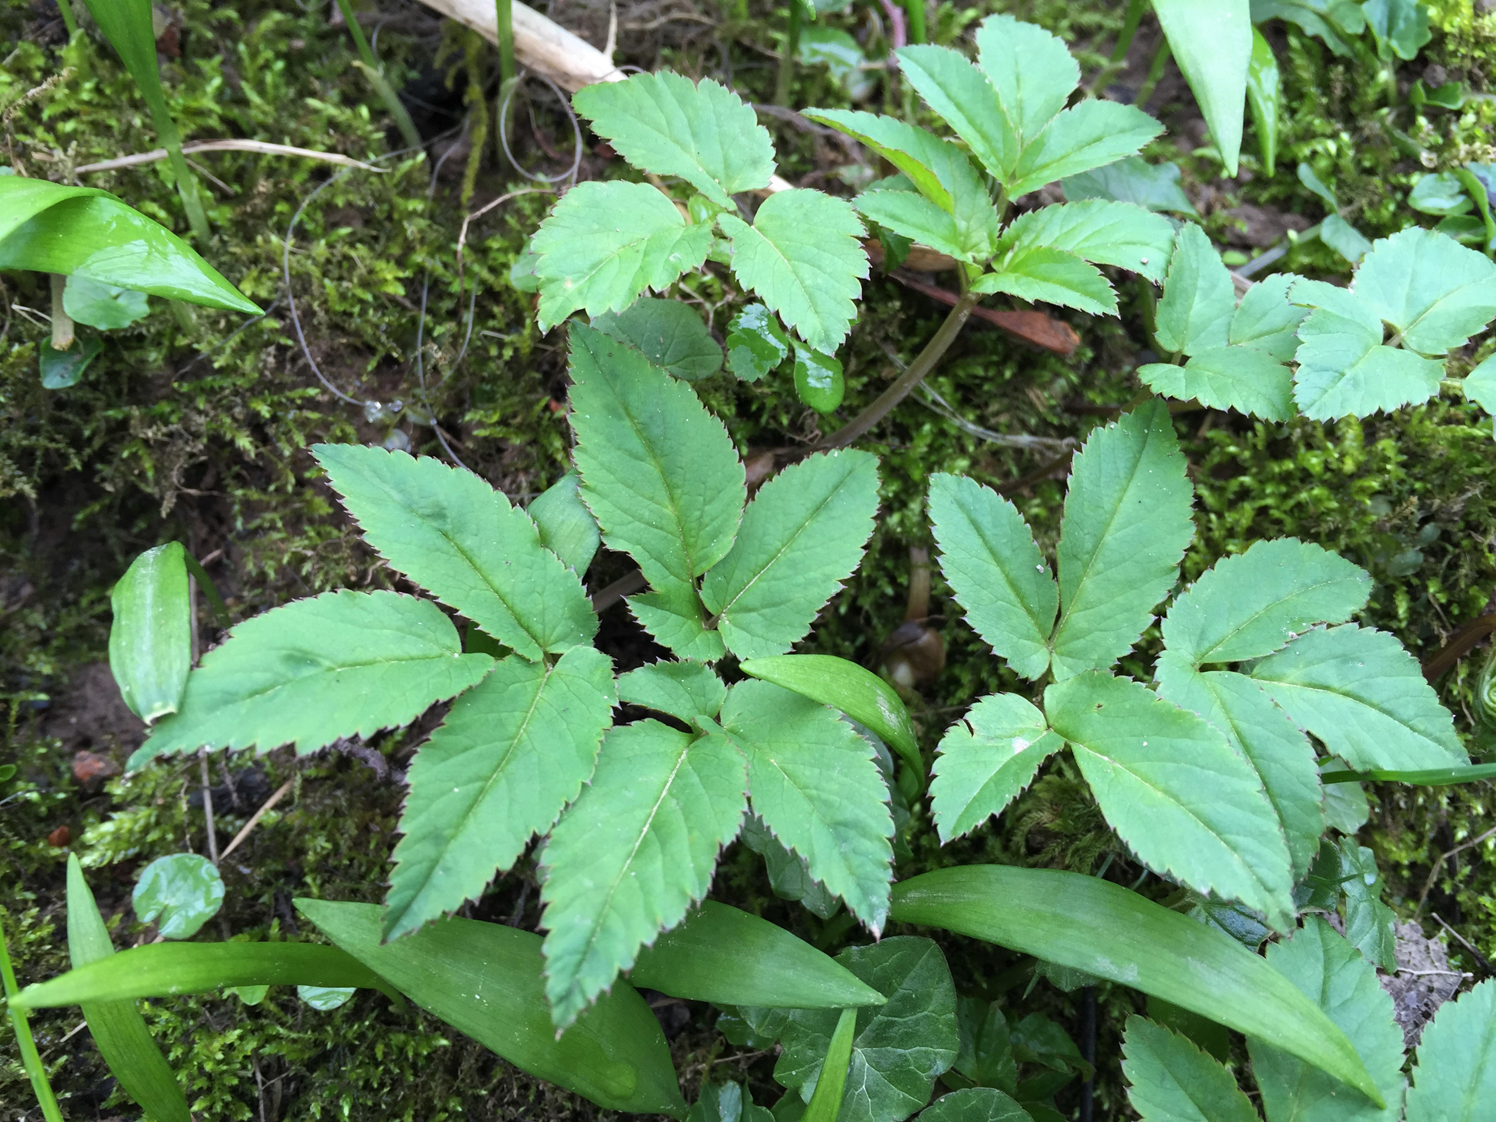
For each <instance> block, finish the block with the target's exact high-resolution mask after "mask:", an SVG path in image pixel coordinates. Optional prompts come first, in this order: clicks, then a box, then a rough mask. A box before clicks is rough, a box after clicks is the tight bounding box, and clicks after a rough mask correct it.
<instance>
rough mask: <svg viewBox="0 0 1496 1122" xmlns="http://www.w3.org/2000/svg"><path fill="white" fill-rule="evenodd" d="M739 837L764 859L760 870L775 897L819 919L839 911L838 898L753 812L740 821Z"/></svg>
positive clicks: (827, 917)
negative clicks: (801, 907) (802, 906)
mask: <svg viewBox="0 0 1496 1122" xmlns="http://www.w3.org/2000/svg"><path fill="white" fill-rule="evenodd" d="M739 840H740V841H741V842H742V843H743V844H744V845H746V846H747V847H748V848H749V849H751V850H753V852H754V853H757V854H758V855H759V856H760V857H762V858H763V859H764V871H765V872H767V873H768V874H769V887H770V888H771V889H772V890H773V892H774V895H775V896H778V897H779V898H780V899H781V900H791V901H793V902H794V903H797V904H803V905H804V906H805V908H806V909H807V910H808V911H810V912H811V913H812V914H814V915H818V916H820V917H821V918H822V919H830V918H831V917H832V916H834V915H835V914H836V913H837V912H839V911H841V906H842V902H841V900H840V899H838V898H837V897H836V896H833V895H832V894H831V893H830V892H827V891H826V886H825V885H824V884H822V883H821V882H820V881H818V880H816V879H815V877H813V876H811V875H810V867H809V866H808V865H807V864H806V863H805V858H803V857H801V856H800V855H799V854H798V853H792V852H791V851H790V850H788V849H786V848H785V847H784V846H783V845H781V844H780V843H779V839H778V838H776V837H775V836H774V835H773V834H772V833H770V832H769V828H768V827H767V826H765V825H764V824H763V823H762V822H760V821H759V819H758V816H757V815H754V814H750V815H749V816H748V817H747V819H745V820H744V822H743V832H742V833H741V834H740V835H739Z"/></svg>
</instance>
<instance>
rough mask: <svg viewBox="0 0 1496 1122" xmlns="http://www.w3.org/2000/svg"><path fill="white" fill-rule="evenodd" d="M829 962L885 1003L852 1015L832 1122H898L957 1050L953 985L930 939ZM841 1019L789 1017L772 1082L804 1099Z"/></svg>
mask: <svg viewBox="0 0 1496 1122" xmlns="http://www.w3.org/2000/svg"><path fill="white" fill-rule="evenodd" d="M836 961H837V962H839V963H841V964H842V965H843V966H845V967H846V968H847V969H848V970H850V971H851V972H852V973H853V974H856V975H857V977H859V978H861V979H862V980H863V981H864V982H866V983H867V984H868V985H870V986H872V987H873V988H874V989H876V990H877V991H878V992H879V993H882V994H884V995H885V996H886V997H887V998H888V1001H887V1003H886V1004H884V1005H870V1006H864V1007H862V1008H860V1009H858V1010H857V1027H856V1035H855V1036H854V1037H853V1041H852V1060H851V1063H850V1065H849V1066H848V1069H847V1081H846V1085H845V1087H844V1089H843V1092H842V1109H841V1113H840V1114H838V1115H837V1119H838V1122H901V1120H902V1119H904V1118H907V1117H908V1116H909V1115H910V1114H911V1113H913V1112H914V1111H916V1110H918V1109H919V1108H920V1107H922V1106H923V1105H924V1104H925V1103H927V1102H928V1101H929V1099H930V1092H931V1091H932V1090H933V1089H934V1086H935V1077H936V1076H938V1075H940V1074H941V1073H942V1072H944V1071H947V1070H949V1068H950V1066H951V1064H952V1063H954V1062H955V1060H956V1053H957V1050H958V1048H959V1047H960V1033H959V1030H958V1029H957V1027H956V987H955V983H954V982H953V981H952V980H951V970H950V967H949V966H947V965H946V961H945V956H944V955H943V954H941V953H940V948H939V947H938V946H937V945H936V944H935V943H934V942H933V941H932V940H930V939H921V938H911V937H909V936H896V937H893V938H889V939H884V940H883V941H882V942H879V943H874V944H873V945H871V946H866V947H848V948H847V949H846V950H844V951H842V952H841V954H839V955H837V956H836ZM839 1016H840V1014H839V1012H838V1011H837V1010H835V1009H796V1010H792V1011H791V1012H790V1014H789V1019H788V1022H787V1024H786V1025H785V1028H784V1032H783V1036H782V1038H781V1039H782V1043H783V1045H784V1050H783V1051H782V1052H781V1053H780V1056H779V1061H778V1063H776V1064H775V1065H774V1078H775V1079H776V1080H778V1081H779V1082H780V1083H781V1084H783V1085H784V1086H786V1087H788V1088H790V1089H791V1090H798V1091H799V1092H800V1097H801V1098H802V1099H805V1100H807V1101H808V1100H809V1099H810V1096H811V1094H812V1092H813V1091H814V1089H815V1086H816V1084H817V1082H818V1081H819V1079H820V1075H821V1066H822V1061H823V1060H824V1059H825V1057H826V1050H827V1047H828V1045H829V1044H830V1042H831V1036H832V1033H833V1032H835V1030H836V1022H837V1020H838V1017H839Z"/></svg>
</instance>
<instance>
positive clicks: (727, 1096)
mask: <svg viewBox="0 0 1496 1122" xmlns="http://www.w3.org/2000/svg"><path fill="white" fill-rule="evenodd" d="M686 1122H774V1114H773V1112H772V1111H770V1110H769V1109H768V1108H767V1107H762V1106H755V1105H754V1103H753V1098H752V1097H751V1096H750V1095H749V1094H748V1093H747V1092H746V1091H744V1090H743V1088H742V1085H741V1084H738V1083H703V1084H702V1085H701V1097H700V1098H698V1099H697V1100H696V1101H695V1102H694V1103H692V1104H691V1112H690V1113H689V1114H687V1115H686Z"/></svg>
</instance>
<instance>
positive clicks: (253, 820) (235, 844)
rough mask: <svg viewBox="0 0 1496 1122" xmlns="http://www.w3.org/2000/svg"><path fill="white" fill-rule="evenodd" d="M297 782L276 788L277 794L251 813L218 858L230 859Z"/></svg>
mask: <svg viewBox="0 0 1496 1122" xmlns="http://www.w3.org/2000/svg"><path fill="white" fill-rule="evenodd" d="M295 783H296V780H295V779H288V780H286V781H285V782H284V783H282V784H281V785H280V786H279V787H278V788H276V791H275V794H273V795H271V796H270V797H269V798H268V799H266V800H265V802H264V804H263V805H262V806H261V807H260V809H259V810H257V811H255V812H254V814H252V815H250V818H249V821H248V822H246V823H244V826H243V828H242V829H240V831H239V832H238V833H237V834H235V835H234V840H233V841H231V842H229V846H228V848H227V849H225V850H224V851H223V854H222V855H221V856H220V857H219V858H218V860H219V861H220V862H223V861H227V860H228V859H229V854H230V853H233V852H234V850H236V849H238V848H239V845H240V843H241V842H243V841H244V839H245V838H247V837H249V832H250V831H251V830H253V829H254V828H255V827H256V826H258V825H259V824H260V819H261V818H264V817H265V815H267V814H269V813H270V812H271V811H272V810H274V809H275V804H276V803H278V802H280V801H281V799H283V798H285V797H286V792H287V791H289V790H290V789H291V788H292V787H293V786H294V785H295Z"/></svg>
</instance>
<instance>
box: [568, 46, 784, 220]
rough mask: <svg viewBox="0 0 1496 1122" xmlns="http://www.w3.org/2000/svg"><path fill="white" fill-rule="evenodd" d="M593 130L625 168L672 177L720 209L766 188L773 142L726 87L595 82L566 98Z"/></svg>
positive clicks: (666, 78) (674, 78)
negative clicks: (743, 193) (624, 162)
mask: <svg viewBox="0 0 1496 1122" xmlns="http://www.w3.org/2000/svg"><path fill="white" fill-rule="evenodd" d="M572 103H573V104H574V105H575V106H576V107H577V112H578V113H580V114H582V116H584V117H586V118H587V119H588V120H589V121H591V122H592V131H593V132H595V133H597V134H598V135H599V136H604V137H607V139H608V143H610V144H611V145H612V146H613V148H614V149H615V150H616V151H617V152H618V154H619V155H620V156H622V157H623V158H624V159H625V160H627V161H628V162H629V163H631V164H633V165H634V166H635V167H636V168H639V169H640V170H641V171H647V172H653V173H654V174H655V175H677V176H680V178H682V179H684V180H685V181H686V182H687V183H689V184H691V186H693V187H695V188H696V189H697V190H698V191H700V192H701V193H702V194H703V195H706V196H708V197H709V198H711V199H712V200H714V201H715V202H717V203H719V204H720V205H722V206H731V205H732V199H731V197H730V196H732V195H735V194H737V193H738V192H739V191H755V190H758V189H759V188H761V187H767V186H768V185H769V177H770V176H771V175H773V174H774V142H773V141H772V140H771V139H770V138H769V131H768V130H767V129H765V128H764V127H763V126H762V125H760V124H759V123H758V116H757V114H755V113H754V112H753V107H752V106H750V105H748V104H747V103H746V102H744V101H743V99H742V98H740V97H739V96H738V95H737V94H735V93H733V92H732V91H731V90H729V89H728V88H727V87H725V86H723V85H720V84H719V83H717V82H714V81H713V80H712V79H710V78H703V79H702V80H701V81H700V82H693V81H691V79H689V78H687V77H684V76H683V75H680V74H675V73H672V72H670V71H668V70H662V71H660V72H659V73H657V74H635V75H632V76H631V77H629V78H625V79H624V80H623V81H622V82H594V83H593V84H592V85H590V86H583V87H582V88H581V89H580V90H578V91H577V92H576V93H575V94H574V95H573V96H572Z"/></svg>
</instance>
